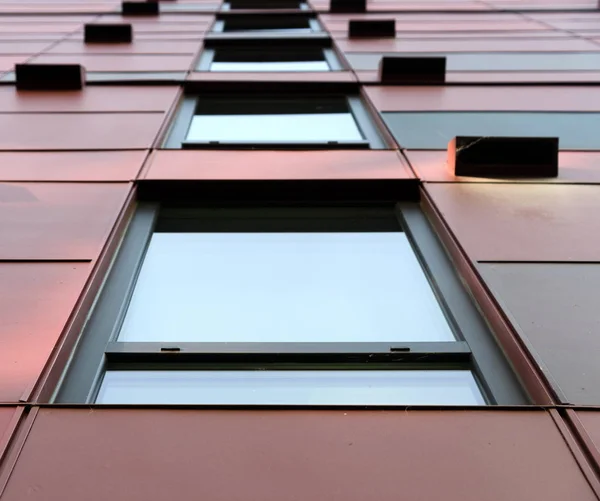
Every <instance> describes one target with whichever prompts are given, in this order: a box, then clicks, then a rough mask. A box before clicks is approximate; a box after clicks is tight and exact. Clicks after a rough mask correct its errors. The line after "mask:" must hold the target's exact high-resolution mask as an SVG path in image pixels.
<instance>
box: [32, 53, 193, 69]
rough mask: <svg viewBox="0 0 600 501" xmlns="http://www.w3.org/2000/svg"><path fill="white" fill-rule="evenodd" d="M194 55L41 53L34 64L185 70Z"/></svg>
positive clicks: (86, 67)
mask: <svg viewBox="0 0 600 501" xmlns="http://www.w3.org/2000/svg"><path fill="white" fill-rule="evenodd" d="M193 58H194V56H193V55H192V54H186V55H164V54H163V55H151V54H123V55H100V54H91V55H90V54H65V55H57V54H43V55H41V56H37V57H34V58H33V59H32V60H31V62H32V63H36V64H81V65H82V66H84V67H85V69H86V70H87V71H186V70H188V69H189V68H190V66H191V64H192V61H193Z"/></svg>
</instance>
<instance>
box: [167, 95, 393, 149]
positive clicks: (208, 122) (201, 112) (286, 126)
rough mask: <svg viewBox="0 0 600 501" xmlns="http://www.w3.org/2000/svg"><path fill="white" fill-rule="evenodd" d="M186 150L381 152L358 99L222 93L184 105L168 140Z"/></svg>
mask: <svg viewBox="0 0 600 501" xmlns="http://www.w3.org/2000/svg"><path fill="white" fill-rule="evenodd" d="M167 146H168V147H174V148H178V147H182V146H183V147H186V148H219V147H228V148H235V147H239V148H261V147H262V148H267V149H269V148H273V147H277V148H300V147H301V148H335V147H338V148H369V147H374V148H380V147H383V142H382V140H381V138H380V136H379V134H378V133H377V130H376V128H375V126H374V124H373V123H372V122H371V119H370V117H369V115H368V114H367V112H366V110H365V109H364V107H363V106H362V103H361V101H360V99H359V98H358V97H340V96H318V95H317V96H311V95H307V96H294V97H290V96H285V95H283V96H275V97H269V96H264V95H257V96H254V97H243V96H239V95H232V96H230V97H228V96H224V95H218V96H212V97H207V96H203V97H202V98H198V99H197V100H196V99H194V98H190V99H188V100H186V102H185V103H184V105H183V106H182V108H181V110H180V113H179V116H178V117H177V119H176V123H175V124H174V127H173V129H172V131H171V134H170V137H169V139H168V140H167Z"/></svg>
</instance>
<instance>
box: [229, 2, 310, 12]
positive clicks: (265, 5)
mask: <svg viewBox="0 0 600 501" xmlns="http://www.w3.org/2000/svg"><path fill="white" fill-rule="evenodd" d="M253 1H254V2H255V4H254V5H252V4H251V6H250V7H239V8H238V7H236V8H233V7H232V5H231V4H232V2H231V0H229V1H225V2H223V4H222V5H221V12H239V11H246V10H255V11H261V10H263V9H264V10H265V11H286V10H290V11H310V10H311V8H310V6H309V5H308V3H307V2H306V1H305V0H298V1H297V2H296V1H294V2H292V1H291V0H283V2H284V3H290V4H291V3H293V4H297V5H298V6H297V7H295V6H294V7H291V6H284V7H278V6H277V2H273V1H270V0H263V2H260V1H257V0H253ZM235 2H239V3H244V2H243V1H240V0H234V3H235ZM257 4H259V6H257Z"/></svg>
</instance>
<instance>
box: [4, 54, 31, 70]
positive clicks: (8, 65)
mask: <svg viewBox="0 0 600 501" xmlns="http://www.w3.org/2000/svg"><path fill="white" fill-rule="evenodd" d="M32 55H33V54H29V55H25V54H23V55H20V56H0V72H6V71H13V70H14V69H15V64H18V63H24V62H25V61H27V59H29V58H30V57H31V56H32Z"/></svg>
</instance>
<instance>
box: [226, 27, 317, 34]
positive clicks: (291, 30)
mask: <svg viewBox="0 0 600 501" xmlns="http://www.w3.org/2000/svg"><path fill="white" fill-rule="evenodd" d="M225 31H248V32H252V33H312V31H313V30H312V28H238V29H236V28H231V29H229V28H225Z"/></svg>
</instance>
